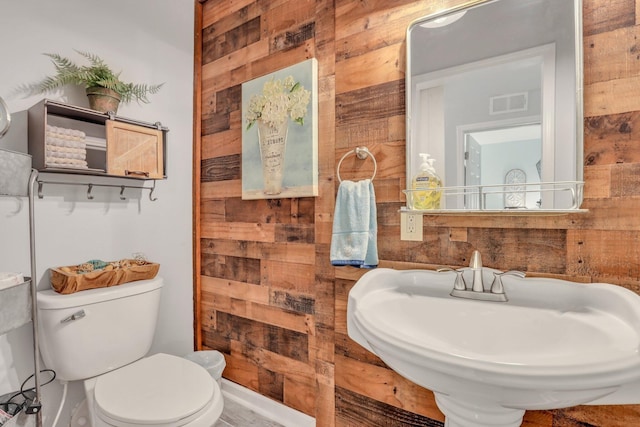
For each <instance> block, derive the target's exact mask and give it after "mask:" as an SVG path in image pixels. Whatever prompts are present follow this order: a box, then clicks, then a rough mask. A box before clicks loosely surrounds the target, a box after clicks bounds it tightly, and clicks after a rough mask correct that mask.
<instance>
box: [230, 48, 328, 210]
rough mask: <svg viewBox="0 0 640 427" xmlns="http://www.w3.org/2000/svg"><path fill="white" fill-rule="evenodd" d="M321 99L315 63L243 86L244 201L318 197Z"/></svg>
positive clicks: (292, 67)
mask: <svg viewBox="0 0 640 427" xmlns="http://www.w3.org/2000/svg"><path fill="white" fill-rule="evenodd" d="M307 88H310V89H311V90H308V89H307ZM316 94H317V63H316V61H315V59H311V60H307V61H305V62H302V63H300V64H297V65H294V66H291V67H289V68H287V69H285V70H281V71H280V72H275V73H272V74H270V75H268V76H265V77H262V78H258V79H254V80H252V81H250V82H247V83H245V84H243V85H242V102H243V112H244V114H243V117H244V122H245V123H246V126H245V127H244V129H243V138H242V139H243V141H242V197H243V199H258V198H283V197H303V196H316V195H317V106H316V104H317V100H316V98H317V96H316ZM245 105H246V107H244V106H245ZM290 124H292V126H290ZM254 125H257V126H254ZM258 162H259V163H260V165H258V164H257V163H258ZM258 166H259V167H258Z"/></svg>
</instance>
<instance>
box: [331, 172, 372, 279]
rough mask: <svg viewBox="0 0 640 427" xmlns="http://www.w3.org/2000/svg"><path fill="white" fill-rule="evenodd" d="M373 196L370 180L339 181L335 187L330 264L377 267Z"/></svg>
mask: <svg viewBox="0 0 640 427" xmlns="http://www.w3.org/2000/svg"><path fill="white" fill-rule="evenodd" d="M377 240H378V218H377V213H376V195H375V192H374V191H373V183H372V182H371V180H370V179H364V180H362V181H358V182H353V181H342V182H341V183H340V186H339V187H338V196H337V197H336V208H335V213H334V215H333V233H332V235H331V252H330V258H331V264H332V265H336V266H342V265H352V266H355V267H360V268H374V267H377V266H378V243H377Z"/></svg>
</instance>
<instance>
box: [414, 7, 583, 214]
mask: <svg viewBox="0 0 640 427" xmlns="http://www.w3.org/2000/svg"><path fill="white" fill-rule="evenodd" d="M582 70H583V66H582V1H581V0H477V1H471V2H466V3H465V5H464V6H462V7H457V8H453V9H449V10H446V11H442V12H438V13H436V14H432V15H430V16H427V17H425V18H421V19H419V20H417V21H414V22H413V23H412V24H411V25H410V26H409V28H408V30H407V75H406V98H407V114H406V116H407V201H408V205H409V207H410V208H411V206H410V205H411V203H410V200H411V188H412V178H413V177H414V176H415V175H416V174H417V173H418V172H419V167H420V163H421V160H420V155H419V154H420V153H428V154H429V155H430V156H431V158H434V159H435V164H434V167H435V170H436V172H437V174H438V175H439V176H440V178H441V179H442V181H443V189H442V197H441V206H440V209H439V210H438V211H441V212H443V213H446V212H449V211H453V212H456V211H464V212H474V211H485V212H486V211H490V212H509V213H515V212H517V213H520V212H524V213H535V212H549V211H554V212H557V211H575V210H577V209H579V208H580V204H581V202H582V188H583V181H582V179H583V178H582V153H583V149H582V143H583V128H582V126H583V110H582Z"/></svg>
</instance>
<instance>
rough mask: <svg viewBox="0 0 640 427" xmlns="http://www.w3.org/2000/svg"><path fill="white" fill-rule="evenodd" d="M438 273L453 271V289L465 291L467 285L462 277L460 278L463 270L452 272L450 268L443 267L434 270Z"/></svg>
mask: <svg viewBox="0 0 640 427" xmlns="http://www.w3.org/2000/svg"><path fill="white" fill-rule="evenodd" d="M436 271H437V272H438V273H441V272H443V271H453V272H454V273H456V281H455V282H454V283H453V289H457V290H459V291H464V290H466V289H467V284H466V283H465V281H464V277H462V273H463V271H464V270H454V269H453V268H450V267H443V268H439V269H437V270H436Z"/></svg>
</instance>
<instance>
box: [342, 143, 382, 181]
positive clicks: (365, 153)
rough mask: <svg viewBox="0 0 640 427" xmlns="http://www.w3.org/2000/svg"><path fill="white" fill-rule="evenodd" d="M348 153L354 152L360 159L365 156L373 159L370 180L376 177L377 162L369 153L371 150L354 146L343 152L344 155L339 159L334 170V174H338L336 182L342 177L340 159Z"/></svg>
mask: <svg viewBox="0 0 640 427" xmlns="http://www.w3.org/2000/svg"><path fill="white" fill-rule="evenodd" d="M349 154H355V155H356V157H357V158H359V159H360V160H364V159H366V158H367V157H371V160H373V176H371V181H373V178H375V177H376V172H378V162H376V158H375V157H374V156H373V154H372V153H371V151H369V149H368V148H367V147H356V148H355V149H353V150H351V151H347V152H346V153H344V155H343V156H342V157H341V158H340V161H339V162H338V167H337V170H336V175H337V176H338V182H342V178H340V166H342V161H343V160H344V159H345V157H347V156H348V155H349Z"/></svg>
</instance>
